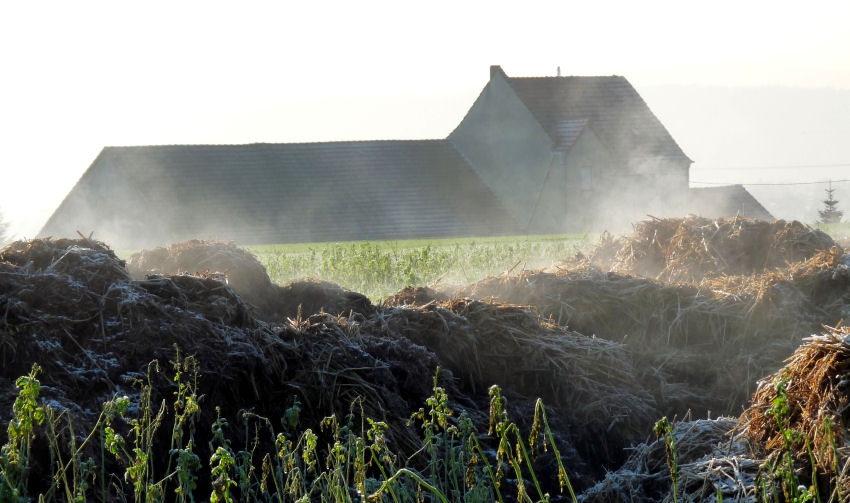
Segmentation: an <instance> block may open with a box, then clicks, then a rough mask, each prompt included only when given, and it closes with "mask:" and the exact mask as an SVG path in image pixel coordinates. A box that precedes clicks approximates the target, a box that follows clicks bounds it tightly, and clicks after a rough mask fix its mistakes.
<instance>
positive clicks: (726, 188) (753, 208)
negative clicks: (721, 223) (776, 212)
mask: <svg viewBox="0 0 850 503" xmlns="http://www.w3.org/2000/svg"><path fill="white" fill-rule="evenodd" d="M688 211H689V212H690V213H693V214H696V215H699V216H702V217H706V218H717V217H724V218H731V217H734V216H737V215H740V216H744V217H750V218H760V219H762V220H768V221H773V220H776V219H775V218H774V217H773V215H771V214H770V212H769V211H767V209H765V207H764V206H762V205H761V203H760V202H758V200H757V199H756V198H755V197H753V195H752V194H750V193H749V191H747V189H745V188H744V186H743V185H723V186H720V187H694V188H691V189H690V200H689V204H688Z"/></svg>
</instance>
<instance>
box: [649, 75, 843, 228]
mask: <svg viewBox="0 0 850 503" xmlns="http://www.w3.org/2000/svg"><path fill="white" fill-rule="evenodd" d="M636 85H637V87H638V90H639V92H640V93H641V95H642V96H643V98H644V100H645V101H646V102H647V103H648V104H649V106H650V108H651V109H652V111H653V112H655V114H656V115H657V116H658V117H659V119H661V121H662V122H663V123H664V125H665V126H666V127H667V129H668V130H669V131H670V133H671V134H672V135H673V137H674V138H675V139H676V141H677V142H678V143H679V145H680V146H681V147H682V149H683V150H684V151H685V153H687V154H688V155H689V156H690V157H691V159H693V160H694V164H693V166H692V167H691V181H692V182H691V185H692V186H704V185H702V184H696V183H694V182H728V183H743V184H754V183H792V182H808V181H821V180H829V179H830V178H831V179H833V180H838V179H848V178H850V142H848V141H847V138H848V134H850V90H840V89H829V88H822V89H804V88H785V87H711V86H681V85H667V86H640V85H639V83H636ZM825 188H826V186H825V185H824V184H812V185H785V186H759V185H748V186H747V190H749V191H750V192H751V193H752V194H753V195H754V196H756V197H757V198H758V199H759V200H760V201H761V202H762V204H763V205H764V206H765V207H766V208H767V209H768V210H769V211H770V212H772V213H773V215H774V216H776V217H777V218H785V219H798V220H803V221H806V222H814V221H816V220H817V219H818V213H817V210H818V209H820V208H822V202H821V201H822V200H823V199H824V198H825V195H826V193H825ZM834 188H835V189H836V191H835V197H836V199H838V200H839V202H840V203H839V206H840V209H842V210H843V211H844V212H845V220H847V219H848V218H850V183H847V182H845V183H838V184H835V185H834Z"/></svg>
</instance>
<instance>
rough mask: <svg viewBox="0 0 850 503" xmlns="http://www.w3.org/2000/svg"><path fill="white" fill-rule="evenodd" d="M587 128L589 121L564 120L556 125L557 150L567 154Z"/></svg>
mask: <svg viewBox="0 0 850 503" xmlns="http://www.w3.org/2000/svg"><path fill="white" fill-rule="evenodd" d="M586 126H587V119H579V120H563V121H560V122H558V123H557V124H555V129H554V133H555V150H559V151H563V152H566V151H567V150H569V149H570V147H572V146H573V143H575V142H576V140H578V137H579V136H581V132H582V131H584V128H585V127H586Z"/></svg>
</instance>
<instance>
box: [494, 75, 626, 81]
mask: <svg viewBox="0 0 850 503" xmlns="http://www.w3.org/2000/svg"><path fill="white" fill-rule="evenodd" d="M625 78H626V77H625V76H624V75H560V76H556V75H546V76H530V77H508V79H509V80H511V79H529V80H531V79H540V80H542V79H552V80H558V79H625Z"/></svg>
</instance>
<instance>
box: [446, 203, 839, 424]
mask: <svg viewBox="0 0 850 503" xmlns="http://www.w3.org/2000/svg"><path fill="white" fill-rule="evenodd" d="M635 228H636V231H635V233H634V234H633V235H631V236H629V237H626V238H618V239H613V238H611V237H610V236H603V238H602V240H601V242H600V244H599V245H598V246H597V247H596V249H594V250H593V251H591V252H590V253H589V254H587V255H586V256H585V255H579V256H577V257H573V258H571V259H569V260H566V261H563V262H561V263H560V264H558V265H557V266H556V267H553V268H550V269H548V270H544V271H522V272H521V273H519V274H512V275H502V276H495V277H490V278H486V279H484V280H482V281H479V282H477V283H474V284H472V285H468V286H466V287H463V288H461V289H459V290H458V291H456V292H455V294H457V295H461V296H467V297H471V298H491V299H495V300H496V301H500V302H513V303H518V304H525V305H531V306H534V307H535V308H536V309H537V310H538V311H539V312H540V313H541V314H543V315H544V316H546V317H549V318H550V319H551V320H553V321H554V322H555V323H557V324H560V325H567V326H569V328H570V329H572V330H575V331H577V332H579V333H582V334H587V335H596V336H597V337H602V338H606V339H610V340H613V341H617V342H622V343H623V344H625V345H626V346H627V347H628V348H629V349H630V352H631V354H632V355H633V358H634V362H635V364H636V367H637V368H638V369H640V371H639V373H640V374H641V379H642V382H644V383H647V385H648V389H650V390H652V392H653V394H654V395H655V398H656V401H657V403H658V404H659V408H660V409H661V411H662V412H663V413H664V414H666V415H669V416H671V417H672V416H674V415H678V416H680V417H681V416H682V415H683V414H684V413H686V412H687V411H688V410H691V411H692V412H694V413H695V414H697V415H698V416H700V417H705V416H706V415H707V414H708V413H709V412H713V413H714V414H737V413H738V412H740V410H742V407H744V406H745V404H746V401H747V398H748V397H749V396H750V394H751V393H752V392H753V391H754V389H755V382H756V380H757V379H758V378H760V377H761V376H763V375H766V374H768V373H771V372H773V371H775V370H776V369H777V368H778V367H779V366H780V365H781V362H782V361H783V360H784V359H785V358H786V357H787V356H788V355H789V354H791V352H793V351H794V349H795V348H796V347H797V346H799V344H800V342H801V340H802V338H803V337H805V336H808V335H810V334H812V333H816V332H818V331H819V330H820V327H821V324H827V325H835V324H837V323H839V321H840V320H842V319H845V318H848V315H850V270H848V267H847V264H846V261H847V256H845V255H843V251H842V250H841V248H839V247H838V246H836V245H835V243H834V242H833V241H832V240H831V239H830V238H829V236H827V235H825V234H823V233H821V232H819V231H814V230H812V229H809V228H808V227H805V226H803V225H802V224H799V223H796V222H792V223H786V222H782V221H777V222H773V223H768V222H763V221H755V220H749V219H744V218H735V219H731V220H722V219H720V220H716V221H708V220H706V219H701V218H695V217H690V218H686V219H666V220H652V221H648V222H642V223H640V224H637V225H636V226H635ZM612 243H616V245H614V244H612ZM792 259H797V261H795V262H790V260H792ZM780 263H781V264H782V266H781V267H778V266H777V267H774V268H766V267H761V268H759V267H758V266H757V265H756V264H767V265H770V264H780ZM718 264H723V265H722V266H720V265H718ZM603 267H607V268H603ZM711 267H717V268H718V269H719V270H720V271H721V272H723V271H729V272H730V273H728V274H718V273H716V272H714V270H712V269H711ZM640 271H643V272H644V273H646V274H648V275H649V276H651V277H645V276H641V275H639V274H638V272H640ZM732 271H735V272H741V274H731V272H732ZM658 278H661V279H658ZM653 382H657V383H658V385H657V386H652V385H651V383H653Z"/></svg>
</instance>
